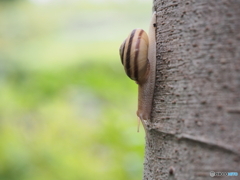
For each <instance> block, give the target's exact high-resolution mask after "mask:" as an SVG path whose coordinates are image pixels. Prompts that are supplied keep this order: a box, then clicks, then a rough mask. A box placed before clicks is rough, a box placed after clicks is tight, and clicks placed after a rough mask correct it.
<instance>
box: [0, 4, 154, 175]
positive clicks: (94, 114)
mask: <svg viewBox="0 0 240 180" xmlns="http://www.w3.org/2000/svg"><path fill="white" fill-rule="evenodd" d="M151 6H152V1H149V0H114V1H113V0H0V180H108V179H109V180H128V179H129V180H137V179H142V170H143V158H144V137H145V135H144V130H143V128H142V127H141V128H140V133H137V117H136V109H137V85H136V84H135V83H134V82H133V81H131V80H130V79H128V78H127V76H126V75H125V73H124V70H123V67H122V65H121V63H120V59H119V55H118V53H119V52H118V51H119V46H120V44H121V43H122V41H123V40H124V38H126V37H127V35H128V34H129V33H130V31H131V30H132V29H134V28H143V29H146V30H148V23H149V21H150V17H151Z"/></svg>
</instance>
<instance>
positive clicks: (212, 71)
mask: <svg viewBox="0 0 240 180" xmlns="http://www.w3.org/2000/svg"><path fill="white" fill-rule="evenodd" d="M154 8H155V10H156V12H157V32H156V33H157V34H156V35H157V74H156V87H155V92H154V102H153V110H152V120H151V122H149V126H148V129H146V133H147V136H146V152H145V163H144V178H143V179H144V180H165V179H177V180H190V179H193V180H200V179H204V180H206V179H212V177H210V171H214V172H238V176H237V177H227V176H222V178H221V179H231V180H235V179H240V1H239V0H156V1H154ZM216 176H217V174H216Z"/></svg>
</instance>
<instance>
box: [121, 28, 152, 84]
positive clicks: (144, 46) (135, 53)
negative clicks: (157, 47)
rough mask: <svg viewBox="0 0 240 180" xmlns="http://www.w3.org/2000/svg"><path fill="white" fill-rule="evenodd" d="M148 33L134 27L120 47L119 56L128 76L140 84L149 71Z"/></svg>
mask: <svg viewBox="0 0 240 180" xmlns="http://www.w3.org/2000/svg"><path fill="white" fill-rule="evenodd" d="M148 45H149V41H148V35H147V33H146V32H145V31H144V30H142V29H134V30H133V31H132V32H131V33H130V34H129V36H128V37H127V38H126V39H125V41H124V42H123V43H122V45H121V47H120V49H119V50H120V57H121V61H122V64H123V66H124V69H125V72H126V74H127V75H128V77H129V78H131V79H132V80H134V81H136V82H137V84H142V83H144V82H145V81H146V79H147V75H148V73H149V61H148Z"/></svg>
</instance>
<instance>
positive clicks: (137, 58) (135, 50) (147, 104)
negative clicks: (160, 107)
mask: <svg viewBox="0 0 240 180" xmlns="http://www.w3.org/2000/svg"><path fill="white" fill-rule="evenodd" d="M155 29H156V12H154V13H153V16H152V19H151V23H150V28H149V33H148V35H147V33H146V32H145V31H144V30H142V29H134V30H133V31H132V32H131V33H130V34H129V36H128V37H127V38H126V39H125V40H124V42H123V43H122V45H121V46H120V49H119V52H120V58H121V62H122V64H123V66H124V69H125V72H126V74H127V76H128V77H129V78H131V79H132V80H134V81H135V82H136V83H137V84H138V110H137V116H138V117H139V118H140V119H141V121H142V123H143V125H144V122H143V121H145V120H150V118H151V110H152V103H153V93H154V87H155V76H156V35H155ZM144 128H145V127H144Z"/></svg>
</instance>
